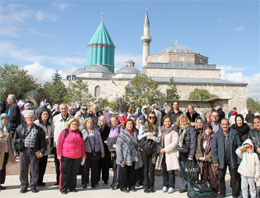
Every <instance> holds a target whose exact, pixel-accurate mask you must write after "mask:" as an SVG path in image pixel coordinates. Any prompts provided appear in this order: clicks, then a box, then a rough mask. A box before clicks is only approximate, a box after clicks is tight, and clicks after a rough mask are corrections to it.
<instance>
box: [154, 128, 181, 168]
mask: <svg viewBox="0 0 260 198" xmlns="http://www.w3.org/2000/svg"><path fill="white" fill-rule="evenodd" d="M178 141H179V135H178V133H177V132H175V131H174V130H172V131H170V132H169V133H167V134H166V135H165V138H164V145H165V148H164V149H165V158H166V159H165V162H166V166H167V171H171V170H179V169H180V165H179V159H178V154H177V150H176V147H177V144H178ZM162 159H163V154H162V153H160V155H159V158H158V161H157V165H156V169H158V170H162Z"/></svg>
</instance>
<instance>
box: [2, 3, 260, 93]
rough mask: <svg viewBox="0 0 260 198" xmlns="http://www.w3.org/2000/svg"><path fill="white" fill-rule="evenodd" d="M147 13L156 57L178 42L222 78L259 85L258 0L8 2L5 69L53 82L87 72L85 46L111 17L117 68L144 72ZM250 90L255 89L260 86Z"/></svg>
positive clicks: (5, 7) (109, 26) (109, 24)
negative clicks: (132, 66)
mask: <svg viewBox="0 0 260 198" xmlns="http://www.w3.org/2000/svg"><path fill="white" fill-rule="evenodd" d="M146 8H147V9H148V12H149V18H150V23H151V36H152V38H153V40H152V43H151V53H152V54H155V53H157V52H158V51H159V50H161V49H162V48H164V47H166V46H168V45H172V44H174V43H175V40H178V43H179V44H181V45H186V46H188V47H191V48H192V49H193V50H194V51H195V52H198V53H201V54H202V55H204V56H207V57H209V63H210V64H217V66H218V68H221V69H222V77H223V78H225V79H228V80H235V81H238V82H250V81H251V80H253V81H255V83H257V81H259V79H260V32H259V26H260V16H259V12H260V9H259V1H257V0H244V1H235V0H225V1H224V0H219V1H210V0H208V1H206V0H204V1H199V0H194V1H185V0H184V1H180V0H179V1H178V0H176V1H174V0H172V1H171V0H162V1H142V0H135V1H122V0H121V1H119V0H117V1H109V0H107V1H99V0H97V1H87V0H86V1H84V0H77V1H74V0H70V1H65V0H64V1H62V0H59V1H50V0H45V1H44V0H41V1H33V0H27V1H23V0H20V1H15V0H9V1H7V0H2V1H1V2H0V64H1V65H2V64H4V63H9V64H17V65H19V66H21V67H23V68H26V69H28V70H30V73H31V74H33V75H35V77H36V78H37V79H38V80H39V81H48V80H49V79H50V76H51V72H53V71H55V70H59V71H60V72H61V73H62V74H64V75H65V74H67V73H68V72H71V71H72V70H73V69H75V68H79V67H82V66H84V65H85V64H86V58H87V48H86V45H87V44H88V42H89V41H90V39H91V36H92V35H93V34H94V32H95V30H96V28H97V27H98V25H99V23H100V14H101V12H104V23H105V25H106V27H107V29H108V31H109V33H110V36H111V37H112V40H113V42H114V44H115V46H116V51H115V53H116V57H115V63H116V65H115V66H116V68H120V67H122V66H124V63H125V61H127V60H128V59H133V60H134V61H135V62H136V66H137V67H139V68H141V54H142V43H141V40H140V37H141V36H142V33H143V22H144V14H145V9H146ZM39 71H42V72H39ZM251 84H252V83H250V86H249V87H252V89H253V87H255V85H256V84H254V86H253V85H251ZM257 85H258V84H257ZM250 89H251V88H250ZM253 92H254V93H253ZM259 92H260V90H259V89H257V90H256V88H254V91H253V90H252V93H249V95H250V94H251V95H252V96H253V97H258V95H257V94H259ZM259 97H260V96H259Z"/></svg>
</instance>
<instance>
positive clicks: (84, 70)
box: [72, 67, 86, 75]
mask: <svg viewBox="0 0 260 198" xmlns="http://www.w3.org/2000/svg"><path fill="white" fill-rule="evenodd" d="M82 73H86V69H85V67H83V68H79V69H76V70H75V71H74V72H73V73H72V75H80V74H82Z"/></svg>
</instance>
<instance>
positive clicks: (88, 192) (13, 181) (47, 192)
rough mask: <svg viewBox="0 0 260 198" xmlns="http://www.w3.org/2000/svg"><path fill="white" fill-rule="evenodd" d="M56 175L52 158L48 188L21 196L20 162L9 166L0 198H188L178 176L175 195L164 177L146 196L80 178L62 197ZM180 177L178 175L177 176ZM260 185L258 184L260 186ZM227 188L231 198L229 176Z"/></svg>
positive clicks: (159, 177) (48, 173)
mask: <svg viewBox="0 0 260 198" xmlns="http://www.w3.org/2000/svg"><path fill="white" fill-rule="evenodd" d="M54 173H55V166H54V162H53V159H52V158H50V159H49V160H48V165H47V170H46V174H45V176H44V182H46V184H47V185H46V187H39V190H40V192H39V193H37V194H34V193H32V192H30V191H29V192H27V193H25V194H21V193H20V192H19V191H20V181H19V162H17V163H14V164H8V165H7V178H6V181H5V184H4V186H6V187H7V189H6V190H3V191H1V192H0V198H20V197H22V198H35V197H37V198H59V197H68V198H85V197H87V198H100V197H101V198H103V197H105V198H116V197H120V198H124V197H128V198H133V197H142V198H145V197H149V198H152V197H156V198H158V197H160V198H164V197H165V198H166V197H176V198H184V197H187V194H186V193H183V194H181V193H179V192H178V190H179V189H180V187H181V182H180V177H179V176H176V186H175V187H176V192H174V193H173V194H167V193H163V192H162V190H161V189H162V176H156V178H155V190H156V192H155V193H149V194H146V193H144V192H143V188H137V192H130V193H122V192H121V191H120V190H111V189H110V185H104V184H103V182H100V184H99V185H97V187H96V188H95V189H91V188H90V187H88V188H87V189H84V190H83V189H82V188H81V177H80V176H78V181H77V184H78V185H77V189H78V192H77V193H69V194H67V195H62V194H61V193H60V192H59V190H58V186H54V185H53V184H54V183H55V178H56V175H55V174H54ZM176 175H178V173H177V174H176ZM111 179H112V171H110V181H109V183H111ZM259 184H260V183H258V186H259ZM226 186H227V195H228V197H231V196H230V195H231V193H230V192H231V189H230V187H229V186H230V182H229V175H228V174H227V176H226Z"/></svg>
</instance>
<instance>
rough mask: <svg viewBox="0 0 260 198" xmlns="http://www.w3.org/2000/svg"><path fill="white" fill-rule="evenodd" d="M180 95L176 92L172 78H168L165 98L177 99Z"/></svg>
mask: <svg viewBox="0 0 260 198" xmlns="http://www.w3.org/2000/svg"><path fill="white" fill-rule="evenodd" d="M179 99H180V96H179V95H178V93H177V88H176V84H175V82H174V78H173V77H171V78H170V83H169V89H167V100H179Z"/></svg>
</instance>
